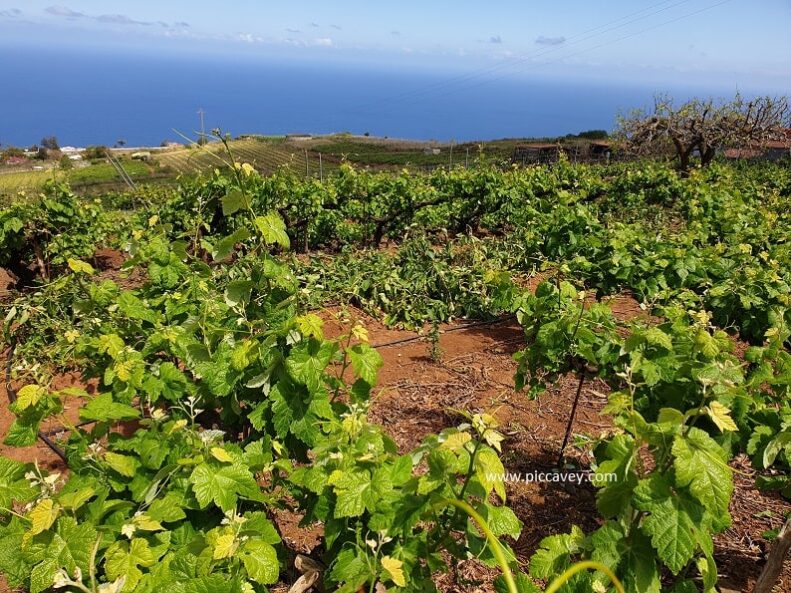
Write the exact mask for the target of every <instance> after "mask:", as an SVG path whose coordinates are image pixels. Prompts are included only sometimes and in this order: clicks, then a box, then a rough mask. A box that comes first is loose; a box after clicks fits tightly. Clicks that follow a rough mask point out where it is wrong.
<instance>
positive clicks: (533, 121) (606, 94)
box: [0, 50, 665, 146]
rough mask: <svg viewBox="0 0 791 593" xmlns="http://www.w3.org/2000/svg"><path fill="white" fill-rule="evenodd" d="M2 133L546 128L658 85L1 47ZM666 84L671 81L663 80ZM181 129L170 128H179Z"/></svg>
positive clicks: (501, 134)
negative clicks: (465, 77)
mask: <svg viewBox="0 0 791 593" xmlns="http://www.w3.org/2000/svg"><path fill="white" fill-rule="evenodd" d="M0 70H1V71H2V73H1V74H0V83H1V88H0V144H2V145H8V144H12V145H20V146H22V145H30V144H34V143H37V142H39V141H40V140H41V138H42V137H44V136H51V135H55V136H56V137H57V138H58V140H59V141H60V143H61V145H73V146H86V145H90V144H108V145H112V144H114V143H116V142H117V141H118V140H119V139H123V140H125V141H126V143H127V145H129V146H146V145H158V144H160V143H161V142H162V141H164V140H175V141H181V140H182V139H181V138H180V136H179V135H178V133H177V132H176V131H178V132H180V133H182V134H185V135H188V136H190V137H193V138H194V137H195V131H196V130H197V129H198V128H199V117H198V115H197V112H198V110H199V109H203V110H204V111H205V114H206V115H205V119H206V129H207V130H210V129H212V128H215V127H219V128H221V129H222V130H223V131H227V132H230V133H231V134H233V135H238V134H242V133H260V134H287V133H313V134H325V133H333V132H352V133H357V134H362V133H366V132H367V133H370V134H371V135H376V136H389V137H391V138H412V139H422V140H431V139H433V140H441V141H448V140H456V141H470V140H488V139H495V138H505V137H526V136H530V137H541V136H558V135H565V134H567V133H578V132H580V131H582V130H588V129H612V128H613V126H614V122H615V116H616V114H617V113H618V112H619V110H628V109H631V108H633V107H636V106H645V105H647V104H649V103H650V102H651V99H652V96H653V94H654V92H655V91H656V90H658V89H653V88H645V87H628V86H621V87H616V86H613V85H612V84H604V83H602V84H596V83H591V82H584V83H583V82H579V83H575V82H562V83H561V82H549V81H546V80H530V79H522V80H515V79H500V80H497V79H496V78H494V79H492V80H486V79H485V78H484V79H472V80H469V81H461V82H460V81H459V80H458V78H457V77H458V76H459V75H458V74H455V73H454V74H442V73H432V74H429V73H427V72H421V73H409V72H402V71H398V70H396V69H393V68H388V69H387V70H384V69H374V68H372V67H363V66H356V67H343V66H339V65H329V64H327V63H323V64H316V63H313V64H311V63H298V62H289V63H284V62H280V63H278V62H275V61H271V60H270V61H267V60H264V59H261V60H259V61H255V60H250V59H246V60H245V61H243V62H239V61H234V59H232V58H230V57H227V56H224V57H218V58H212V57H208V56H202V57H200V58H189V57H187V56H181V57H170V58H162V57H155V56H154V55H153V54H151V55H136V54H135V55H133V54H131V53H130V54H127V55H105V54H103V53H102V52H98V51H92V52H87V51H83V52H80V51H78V50H70V51H62V52H56V51H54V50H32V51H31V50H28V51H24V52H18V53H16V54H15V55H13V57H12V58H10V59H9V57H8V56H6V58H4V60H3V65H2V68H0ZM659 90H665V89H659ZM174 130H175V131H174Z"/></svg>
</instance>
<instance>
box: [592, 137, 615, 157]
mask: <svg viewBox="0 0 791 593" xmlns="http://www.w3.org/2000/svg"><path fill="white" fill-rule="evenodd" d="M588 155H589V156H590V158H592V159H595V160H609V159H610V157H611V156H612V142H609V141H607V140H594V141H592V142H591V143H590V144H589V145H588Z"/></svg>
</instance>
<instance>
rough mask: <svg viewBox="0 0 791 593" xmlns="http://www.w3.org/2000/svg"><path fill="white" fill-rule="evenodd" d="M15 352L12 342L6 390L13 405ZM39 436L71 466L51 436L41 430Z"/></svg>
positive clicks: (14, 397) (7, 362) (14, 344)
mask: <svg viewBox="0 0 791 593" xmlns="http://www.w3.org/2000/svg"><path fill="white" fill-rule="evenodd" d="M15 350H16V340H12V342H11V348H10V349H9V351H8V360H6V365H5V388H6V392H7V393H8V401H9V402H10V403H12V404H13V403H14V402H15V401H16V389H14V386H13V385H11V367H12V366H13V364H14V363H13V361H14V351H15ZM37 435H38V438H39V439H41V441H42V442H43V443H44V444H45V445H46V446H47V447H49V448H50V449H52V451H53V453H55V455H57V456H58V457H60V458H61V460H62V461H63V463H65V464H66V465H68V464H69V460H68V459H67V458H66V453H64V452H63V450H62V449H61V448H60V447H58V446H57V445H56V444H55V442H54V441H53V440H52V439H51V438H49V436H47V434H46V433H44V432H43V431H41V430H39V431H38V433H37Z"/></svg>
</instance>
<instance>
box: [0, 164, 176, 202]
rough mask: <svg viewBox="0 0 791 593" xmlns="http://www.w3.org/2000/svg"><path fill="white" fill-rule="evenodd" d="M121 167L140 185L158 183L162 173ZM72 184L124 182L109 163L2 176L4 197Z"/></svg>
mask: <svg viewBox="0 0 791 593" xmlns="http://www.w3.org/2000/svg"><path fill="white" fill-rule="evenodd" d="M121 164H122V165H123V167H124V170H125V171H126V172H127V173H128V174H129V176H130V177H131V178H132V179H134V180H136V181H144V180H147V179H155V178H157V177H158V176H161V175H158V174H159V173H160V172H159V171H158V170H157V169H158V167H157V166H156V165H153V166H152V165H150V164H148V163H144V162H141V161H133V160H130V159H124V160H123V161H122V162H121ZM50 180H55V181H68V182H69V183H70V184H71V186H72V187H73V188H76V189H79V188H88V187H91V186H93V185H108V184H119V186H120V185H122V181H121V179H120V177H119V175H118V172H117V171H116V170H115V168H114V167H113V166H112V165H111V164H110V163H107V162H105V161H98V162H95V163H91V164H90V165H89V166H87V167H81V168H75V169H70V170H63V169H60V168H57V167H56V168H54V169H48V170H44V171H14V172H11V173H0V195H8V196H13V195H16V194H17V193H19V192H23V191H26V192H32V191H38V190H39V189H41V188H42V187H43V186H44V184H45V183H46V182H47V181H50Z"/></svg>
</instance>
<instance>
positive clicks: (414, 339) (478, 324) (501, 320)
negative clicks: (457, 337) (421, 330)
mask: <svg viewBox="0 0 791 593" xmlns="http://www.w3.org/2000/svg"><path fill="white" fill-rule="evenodd" d="M514 319H516V315H507V316H505V317H500V318H498V319H494V320H491V321H475V322H473V323H465V324H464V325H460V326H457V327H451V328H450V329H444V330H442V331H440V332H439V333H440V335H442V334H450V333H453V332H459V331H464V330H465V329H470V328H471V327H481V326H484V325H497V324H498V323H505V322H506V321H513V320H514ZM426 339H427V337H426V336H413V337H411V338H401V339H400V340H393V341H392V342H383V343H382V344H371V348H377V349H378V348H388V347H390V346H397V345H399V344H407V343H409V342H419V341H422V340H426Z"/></svg>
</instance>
